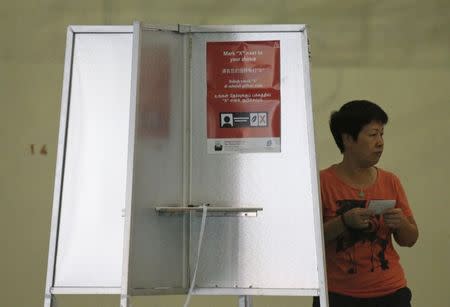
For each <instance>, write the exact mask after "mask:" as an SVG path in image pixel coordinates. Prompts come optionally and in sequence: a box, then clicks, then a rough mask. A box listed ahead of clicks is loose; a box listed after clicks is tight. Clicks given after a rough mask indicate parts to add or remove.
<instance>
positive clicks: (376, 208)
mask: <svg viewBox="0 0 450 307" xmlns="http://www.w3.org/2000/svg"><path fill="white" fill-rule="evenodd" d="M395 203H396V201H395V199H377V200H370V201H369V205H368V206H367V209H370V210H372V211H373V212H374V213H375V214H382V213H383V212H384V211H385V210H387V209H391V208H394V207H395Z"/></svg>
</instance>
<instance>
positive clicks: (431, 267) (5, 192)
mask: <svg viewBox="0 0 450 307" xmlns="http://www.w3.org/2000/svg"><path fill="white" fill-rule="evenodd" d="M133 20H142V21H145V22H148V23H162V24H176V23H191V24H264V23H266V24H272V23H306V24H309V25H310V33H309V35H310V41H311V45H312V83H313V104H314V112H315V114H314V116H315V127H316V137H317V153H318V161H319V166H320V167H325V166H327V165H328V164H330V163H333V162H335V161H337V160H338V159H339V158H340V155H339V153H338V151H337V149H336V148H335V145H334V144H333V142H332V138H331V136H330V133H329V132H328V128H327V121H328V116H329V113H330V111H331V110H333V109H335V108H337V107H338V106H339V105H340V104H342V103H343V102H345V101H346V100H349V99H354V98H367V99H373V100H374V101H376V102H378V103H379V104H381V105H382V106H383V107H384V108H385V109H386V111H387V112H388V113H389V115H390V118H391V121H390V123H389V124H388V126H387V129H386V134H385V136H386V150H385V154H384V157H383V158H382V161H381V166H382V167H385V168H387V169H390V170H393V171H394V172H396V173H397V174H398V175H399V176H400V178H401V179H402V181H403V183H404V186H405V189H406V191H407V193H408V196H409V199H410V203H411V206H412V208H413V210H414V213H415V216H416V220H417V222H418V224H419V227H420V231H421V234H420V239H419V242H418V243H417V244H416V246H414V247H413V248H411V249H408V248H402V249H400V254H401V256H402V262H403V264H404V267H405V270H406V273H407V276H408V280H409V285H410V287H411V288H412V289H413V295H414V305H415V306H419V307H429V306H445V305H447V304H448V303H449V302H450V291H448V289H447V288H448V285H449V284H450V265H449V259H450V226H449V225H450V223H449V222H448V220H449V216H450V209H449V208H450V207H449V205H450V187H449V174H450V164H449V162H448V159H449V157H450V145H449V141H450V98H449V97H450V2H449V1H448V0H429V1H407V0H392V1H357V0H352V1H329V0H328V1H327V0H307V1H299V0H297V1H293V0H278V1H273V2H269V1H256V0H251V1H250V0H249V1H237V0H229V1H214V0H208V1H207V0H190V1H189V0H184V1H183V0H177V1H170V0H166V1H152V0H128V1H118V0H102V1H100V0H78V1H63V0H40V1H25V0H15V1H6V0H4V1H2V2H0V33H1V35H0V37H1V38H0V41H1V43H0V104H1V108H0V209H1V220H0V221H1V222H0V238H1V241H0V243H1V245H0V246H1V252H0V268H1V270H0V306H6V307H22V306H24V307H34V306H42V302H43V294H44V286H45V274H46V269H47V252H48V239H49V231H50V228H49V225H50V214H51V204H52V193H53V182H54V178H53V176H54V169H55V159H56V145H57V144H56V142H57V133H58V123H59V104H60V93H61V85H62V74H63V58H64V50H65V35H66V27H67V25H69V24H77V25H81V24H131V23H132V21H133ZM31 144H35V148H36V149H35V150H36V152H35V154H34V155H32V154H31V150H30V145H31ZM43 145H46V148H47V151H48V154H47V155H42V154H40V153H39V150H40V147H42V146H43ZM182 301H183V297H182V296H172V297H150V298H138V299H136V300H135V304H134V306H135V307H139V306H181V305H182ZM254 305H255V306H256V307H265V306H277V307H282V306H286V307H287V306H310V299H305V298H295V297H290V298H278V297H257V298H255V304H254ZM59 306H60V307H72V306H83V307H90V306H96V307H99V306H100V307H102V306H105V307H106V306H108V307H109V306H118V297H117V296H111V297H110V296H101V297H92V296H90V297H89V296H88V297H86V296H83V297H75V298H73V297H66V296H64V297H60V304H59ZM191 306H202V307H206V306H218V307H220V306H237V300H236V298H234V297H213V298H210V297H196V298H194V299H193V301H192V304H191Z"/></svg>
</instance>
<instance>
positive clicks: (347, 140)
mask: <svg viewBox="0 0 450 307" xmlns="http://www.w3.org/2000/svg"><path fill="white" fill-rule="evenodd" d="M353 143H355V141H354V140H353V137H352V136H351V135H350V134H347V133H342V144H344V148H348V147H349V146H350V145H351V144H353Z"/></svg>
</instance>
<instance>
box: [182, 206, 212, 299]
mask: <svg viewBox="0 0 450 307" xmlns="http://www.w3.org/2000/svg"><path fill="white" fill-rule="evenodd" d="M207 211H208V207H207V206H206V205H203V214H202V225H201V227H200V235H199V237H198V248H197V260H196V261H195V270H194V275H193V276H192V281H191V287H190V288H189V292H188V294H187V297H186V301H185V302H184V305H183V307H188V306H189V302H190V301H191V296H192V290H194V286H195V279H196V278H197V269H198V263H199V260H200V251H201V249H202V242H203V233H204V232H205V224H206V212H207Z"/></svg>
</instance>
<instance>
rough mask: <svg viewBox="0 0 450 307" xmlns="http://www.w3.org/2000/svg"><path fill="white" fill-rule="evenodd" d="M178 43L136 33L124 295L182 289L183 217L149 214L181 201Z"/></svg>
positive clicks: (162, 35)
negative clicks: (132, 163) (131, 185)
mask: <svg viewBox="0 0 450 307" xmlns="http://www.w3.org/2000/svg"><path fill="white" fill-rule="evenodd" d="M184 44H185V39H184V38H183V36H182V35H180V34H177V33H174V32H169V31H155V30H148V29H141V32H140V42H139V64H138V67H139V68H138V69H139V72H138V76H139V77H138V81H137V85H136V86H137V93H138V94H137V107H136V136H135V146H134V166H133V188H132V190H133V191H132V193H133V196H132V212H131V216H132V223H131V238H130V240H131V244H130V261H129V268H128V270H129V281H128V284H129V288H130V289H131V290H130V291H142V290H144V291H145V290H146V289H156V288H157V289H164V288H169V289H172V290H173V289H177V288H178V289H182V288H184V287H185V286H186V267H187V265H186V244H187V242H186V238H185V230H184V229H185V223H184V220H185V218H184V217H183V216H181V215H179V216H166V217H164V216H158V215H157V213H156V211H155V207H158V206H167V205H177V206H181V205H183V203H184V185H183V181H184V179H183V178H184V175H185V170H184V168H183V159H184V150H185V146H184V134H185V131H184V122H185V118H184V101H185V98H184V96H183V95H184V94H185V93H184V89H185V85H184V84H185V76H184V73H185V65H186V64H185V58H184V56H185V53H184V47H185V46H184ZM180 291H181V290H180Z"/></svg>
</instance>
